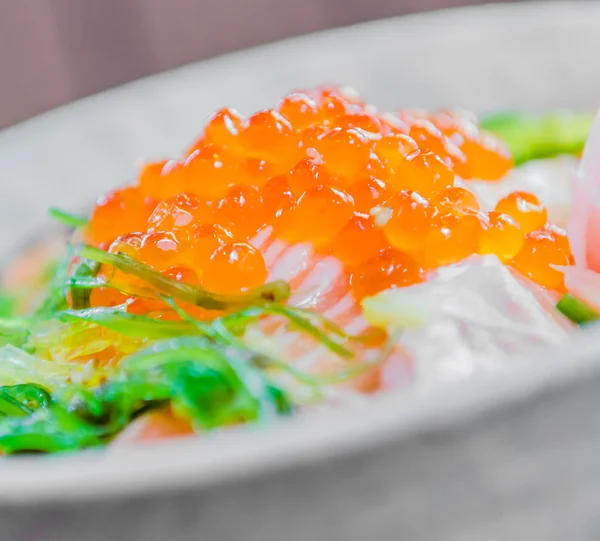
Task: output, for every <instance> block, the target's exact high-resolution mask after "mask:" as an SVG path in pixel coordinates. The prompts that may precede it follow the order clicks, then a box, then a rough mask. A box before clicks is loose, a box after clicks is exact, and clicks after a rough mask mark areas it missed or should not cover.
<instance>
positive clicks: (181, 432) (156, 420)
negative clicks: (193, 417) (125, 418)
mask: <svg viewBox="0 0 600 541" xmlns="http://www.w3.org/2000/svg"><path fill="white" fill-rule="evenodd" d="M192 434H194V429H193V428H192V425H191V423H190V422H189V421H187V420H185V419H181V418H179V417H176V416H175V415H173V412H172V411H171V410H170V409H169V408H166V409H161V410H156V411H151V412H148V413H144V414H143V415H141V416H140V417H138V418H137V419H136V420H135V421H133V422H132V423H130V424H129V425H127V427H126V428H125V430H123V431H122V432H121V433H120V434H119V435H118V436H117V437H116V438H115V439H114V440H113V442H112V445H113V446H119V447H120V446H127V445H137V444H140V443H153V442H156V441H160V440H164V439H171V438H177V437H179V438H181V437H185V436H190V435H192Z"/></svg>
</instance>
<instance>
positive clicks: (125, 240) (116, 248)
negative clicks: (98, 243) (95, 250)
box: [108, 233, 146, 257]
mask: <svg viewBox="0 0 600 541" xmlns="http://www.w3.org/2000/svg"><path fill="white" fill-rule="evenodd" d="M145 236H146V235H145V234H144V233H127V234H126V235H121V236H120V237H118V238H117V239H116V240H115V241H114V242H113V243H112V244H111V245H110V247H109V248H108V251H109V252H110V253H111V254H125V255H128V256H129V257H137V255H138V253H139V251H140V248H141V247H142V242H143V241H144V237H145Z"/></svg>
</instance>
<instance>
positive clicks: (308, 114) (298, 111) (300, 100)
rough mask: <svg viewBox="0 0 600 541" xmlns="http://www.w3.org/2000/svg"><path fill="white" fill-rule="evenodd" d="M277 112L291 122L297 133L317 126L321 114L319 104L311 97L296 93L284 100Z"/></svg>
mask: <svg viewBox="0 0 600 541" xmlns="http://www.w3.org/2000/svg"><path fill="white" fill-rule="evenodd" d="M276 110H277V111H278V112H279V113H280V114H281V115H283V116H284V117H285V118H287V119H288V120H289V122H290V123H291V125H292V127H293V128H294V129H295V130H296V131H302V130H304V129H306V128H308V127H309V126H311V125H312V124H316V123H317V122H318V121H319V120H320V118H321V114H320V112H319V107H318V106H317V102H316V101H315V100H314V99H313V98H311V97H310V96H309V95H307V94H304V93H301V92H296V93H294V94H289V95H288V96H286V97H285V98H283V99H282V100H281V101H280V102H279V104H278V105H277V107H276Z"/></svg>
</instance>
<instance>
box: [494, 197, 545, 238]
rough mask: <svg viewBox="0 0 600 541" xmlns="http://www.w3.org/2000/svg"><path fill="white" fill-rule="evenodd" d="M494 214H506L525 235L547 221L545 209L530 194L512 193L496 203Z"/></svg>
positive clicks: (542, 225)
mask: <svg viewBox="0 0 600 541" xmlns="http://www.w3.org/2000/svg"><path fill="white" fill-rule="evenodd" d="M494 210H495V211H496V212H499V213H501V214H508V215H509V216H510V217H511V218H512V219H513V220H515V222H517V223H518V224H519V226H520V228H521V231H522V232H523V233H524V234H525V233H531V232H532V231H535V230H536V229H540V228H541V227H544V225H545V223H546V221H547V220H548V212H547V211H546V207H545V206H544V205H543V204H542V203H541V202H540V200H539V199H538V198H537V197H536V196H535V195H533V194H532V193H527V192H512V193H510V194H508V195H507V196H506V197H504V198H503V199H500V201H498V204H497V205H496V208H495V209H494Z"/></svg>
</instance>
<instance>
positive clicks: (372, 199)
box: [348, 178, 392, 214]
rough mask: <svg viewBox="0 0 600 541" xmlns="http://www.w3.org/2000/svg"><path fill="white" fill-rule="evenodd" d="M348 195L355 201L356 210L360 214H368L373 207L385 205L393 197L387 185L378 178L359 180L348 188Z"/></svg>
mask: <svg viewBox="0 0 600 541" xmlns="http://www.w3.org/2000/svg"><path fill="white" fill-rule="evenodd" d="M348 193H349V194H350V195H351V196H352V199H354V208H355V209H356V210H357V211H358V212H364V213H367V214H368V213H370V212H371V209H372V208H373V207H376V206H378V205H381V204H383V203H384V202H385V201H387V200H388V199H389V198H390V196H391V195H392V192H391V191H390V189H389V187H388V186H387V184H386V183H385V182H384V181H383V180H379V179H378V178H369V179H366V180H359V181H358V182H355V183H354V184H353V185H352V186H350V187H349V188H348Z"/></svg>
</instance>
